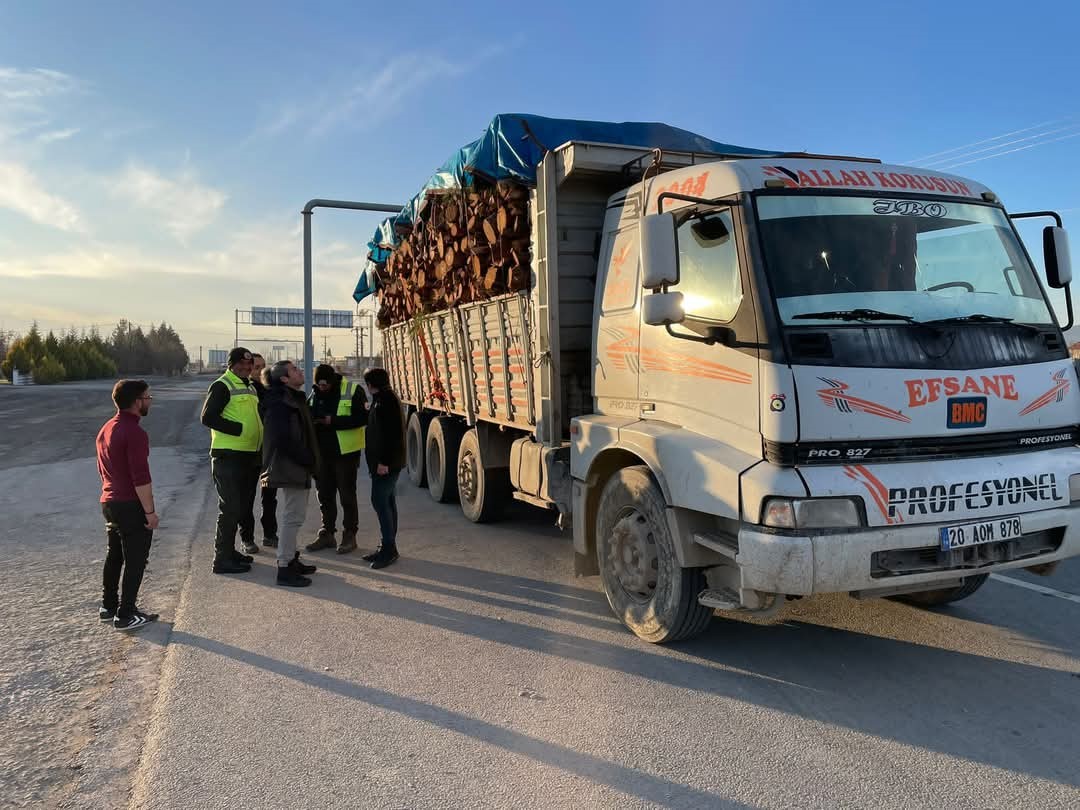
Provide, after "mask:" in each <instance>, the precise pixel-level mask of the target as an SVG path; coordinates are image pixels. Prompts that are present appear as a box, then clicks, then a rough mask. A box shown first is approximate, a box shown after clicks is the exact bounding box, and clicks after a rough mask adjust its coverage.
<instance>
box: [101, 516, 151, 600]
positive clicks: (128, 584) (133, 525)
mask: <svg viewBox="0 0 1080 810" xmlns="http://www.w3.org/2000/svg"><path fill="white" fill-rule="evenodd" d="M101 514H102V516H103V517H104V518H105V534H106V536H107V537H108V538H109V549H108V551H107V552H106V553H105V569H104V571H103V572H102V577H101V579H102V590H101V604H102V605H103V606H104V607H105V608H107V609H109V610H112V611H116V614H117V615H118V616H120V617H121V618H123V619H126V618H127V617H128V616H130V615H131V614H132V613H133V612H134V611H135V600H136V599H137V598H138V596H139V586H140V585H142V579H143V572H144V571H146V561H147V560H148V559H149V557H150V542H151V541H152V540H153V537H154V533H153V532H152V531H151V530H150V529H148V528H146V513H145V512H143V508H142V504H141V503H139V502H138V501H111V502H106V503H103V504H102V505H101ZM121 572H122V573H123V583H122V585H123V590H121Z"/></svg>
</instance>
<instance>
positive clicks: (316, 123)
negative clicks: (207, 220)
mask: <svg viewBox="0 0 1080 810" xmlns="http://www.w3.org/2000/svg"><path fill="white" fill-rule="evenodd" d="M503 50H505V48H504V47H503V46H495V47H492V48H488V49H486V50H481V51H479V52H477V53H475V54H474V55H473V56H472V57H471V58H470V59H468V60H465V61H455V60H451V59H447V58H445V57H443V56H440V55H439V54H435V53H431V52H428V51H412V52H408V53H403V54H399V55H397V56H395V57H393V58H392V59H390V60H388V61H387V62H385V63H384V64H383V65H382V67H379V68H377V69H375V70H374V71H373V72H372V73H371V74H370V75H368V76H365V77H364V78H362V79H360V80H358V81H354V82H351V83H349V84H347V85H346V86H343V87H338V88H337V89H336V90H333V91H328V92H324V93H322V94H320V95H318V96H316V97H315V98H313V99H310V100H305V101H301V102H297V101H290V102H287V103H284V104H282V105H280V106H279V107H278V108H277V109H276V110H275V111H274V112H273V113H272V114H271V115H270V116H269V120H268V121H267V123H266V124H264V125H262V126H260V127H259V128H258V129H257V130H256V131H255V133H254V134H253V135H252V137H253V138H258V137H273V136H276V135H280V134H282V133H284V132H286V131H287V130H290V129H293V128H296V127H303V126H307V131H308V134H309V135H312V136H321V135H325V134H326V133H328V132H330V131H332V130H335V129H339V128H352V129H364V128H368V127H371V126H374V125H376V124H378V123H380V122H382V121H385V120H386V119H387V118H389V117H390V116H391V115H393V114H395V113H396V112H397V111H398V110H399V109H400V107H401V105H402V103H403V102H404V101H405V100H406V99H408V98H409V97H411V96H414V95H416V94H417V93H419V92H420V91H421V90H422V89H423V88H424V87H426V86H428V85H431V84H434V83H435V82H437V81H440V80H447V79H456V78H458V77H461V76H464V75H465V74H467V73H470V72H472V71H474V70H476V69H477V68H479V67H480V66H481V65H482V64H483V63H485V62H487V61H489V60H491V59H492V58H494V57H495V56H497V55H498V54H499V53H501V52H502V51H503Z"/></svg>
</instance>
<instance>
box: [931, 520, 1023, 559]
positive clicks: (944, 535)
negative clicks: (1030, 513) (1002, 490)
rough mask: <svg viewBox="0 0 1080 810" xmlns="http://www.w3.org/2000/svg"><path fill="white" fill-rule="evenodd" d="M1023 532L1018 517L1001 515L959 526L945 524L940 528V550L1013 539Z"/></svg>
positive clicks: (951, 549)
mask: <svg viewBox="0 0 1080 810" xmlns="http://www.w3.org/2000/svg"><path fill="white" fill-rule="evenodd" d="M1023 533H1024V529H1023V526H1022V525H1021V523H1020V518H1018V517H1003V518H997V519H995V520H984V521H982V522H980V523H964V524H963V525H960V526H945V527H943V528H942V529H941V550H942V551H955V550H956V549H958V548H967V547H968V546H979V545H982V544H983V543H1000V542H1001V541H1002V540H1015V539H1016V538H1017V537H1020V536H1021V535H1022V534H1023Z"/></svg>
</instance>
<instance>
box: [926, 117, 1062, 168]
mask: <svg viewBox="0 0 1080 810" xmlns="http://www.w3.org/2000/svg"><path fill="white" fill-rule="evenodd" d="M1076 131H1080V124H1070V125H1069V126H1067V127H1059V128H1057V129H1049V130H1046V131H1045V132H1040V133H1038V134H1036V135H1028V136H1027V137H1026V138H1017V139H1016V140H1012V141H1005V142H1004V143H996V144H994V145H993V146H984V147H983V148H982V149H972V150H970V151H967V152H960V153H958V154H955V155H952V156H950V157H947V158H941V159H939V160H931V161H929V162H928V163H923V166H924V167H925V168H932V167H934V166H941V165H946V164H952V163H954V162H955V161H957V160H960V159H962V158H968V157H972V156H974V155H981V154H983V153H984V152H994V151H997V150H999V149H1003V148H1004V147H1006V146H1013V145H1014V144H1018V143H1024V142H1025V141H1037V143H1033V144H1031V146H1041V145H1042V144H1043V143H1053V142H1054V140H1057V139H1056V138H1052V139H1049V140H1045V141H1042V140H1040V139H1043V138H1046V136H1047V135H1056V134H1058V133H1059V132H1076Z"/></svg>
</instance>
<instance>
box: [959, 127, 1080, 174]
mask: <svg viewBox="0 0 1080 810" xmlns="http://www.w3.org/2000/svg"><path fill="white" fill-rule="evenodd" d="M1070 138H1080V132H1073V133H1072V134H1071V135H1063V136H1062V137H1060V138H1051V139H1050V140H1047V141H1039V142H1038V143H1031V144H1028V145H1027V146H1018V147H1017V148H1016V149H1007V150H1005V151H1004V152H998V153H996V154H993V155H985V156H983V157H979V158H975V159H974V160H964V161H961V162H960V163H953V164H951V165H949V166H939V167H938V168H939V169H942V170H949V169H956V168H958V167H960V166H967V165H968V164H969V163H981V162H982V161H984V160H990V159H991V158H996V157H1001V156H1002V155H1011V154H1012V153H1013V152H1023V151H1024V150H1025V149H1034V148H1035V147H1036V146H1046V144H1048V143H1056V142H1058V141H1067V140H1069V139H1070Z"/></svg>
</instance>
